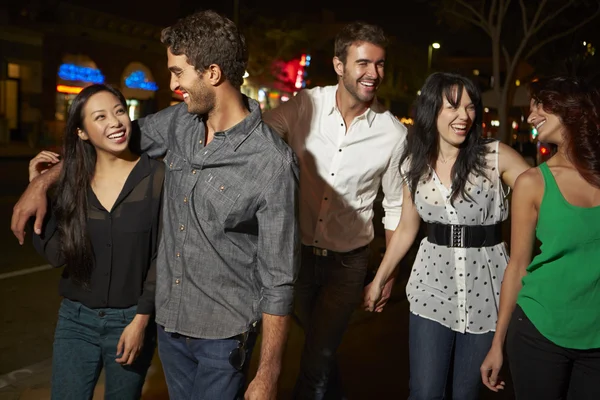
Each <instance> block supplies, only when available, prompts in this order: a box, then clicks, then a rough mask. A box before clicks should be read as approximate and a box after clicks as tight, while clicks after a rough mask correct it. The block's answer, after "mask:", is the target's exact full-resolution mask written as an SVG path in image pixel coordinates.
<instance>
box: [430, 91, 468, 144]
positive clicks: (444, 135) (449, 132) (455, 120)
mask: <svg viewBox="0 0 600 400" xmlns="http://www.w3.org/2000/svg"><path fill="white" fill-rule="evenodd" d="M457 95H458V88H457V89H455V90H454V91H453V96H454V99H452V100H453V101H452V102H451V101H449V100H448V99H447V98H446V97H445V96H444V95H442V97H443V98H442V101H443V103H442V108H441V109H440V111H439V113H438V117H437V129H438V132H439V135H440V140H443V141H445V142H446V143H448V144H450V145H452V146H454V147H458V146H460V145H461V144H462V143H463V142H464V141H465V138H466V137H467V134H468V133H469V131H470V130H471V127H472V126H473V121H474V120H475V106H474V105H473V102H472V101H471V98H470V97H469V94H468V93H467V90H466V89H465V88H463V90H462V95H461V98H460V102H457V101H456V100H457ZM453 103H454V104H453Z"/></svg>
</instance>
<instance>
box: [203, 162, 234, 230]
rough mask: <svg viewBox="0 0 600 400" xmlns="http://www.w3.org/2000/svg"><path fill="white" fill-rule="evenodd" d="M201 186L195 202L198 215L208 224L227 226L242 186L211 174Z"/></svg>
mask: <svg viewBox="0 0 600 400" xmlns="http://www.w3.org/2000/svg"><path fill="white" fill-rule="evenodd" d="M199 185H201V186H200V187H199V196H198V197H196V201H195V202H194V206H195V211H196V214H197V215H198V217H199V218H200V219H202V220H204V221H206V222H214V221H217V222H219V223H220V224H221V225H223V224H225V221H226V220H227V217H228V216H229V215H230V213H231V210H232V209H233V206H234V205H235V203H236V202H237V201H238V199H239V197H240V192H241V184H240V183H239V182H236V181H235V180H233V179H231V178H229V177H227V178H225V177H222V176H219V175H217V174H215V173H214V172H211V173H209V174H208V175H207V177H206V179H204V180H203V181H202V182H199Z"/></svg>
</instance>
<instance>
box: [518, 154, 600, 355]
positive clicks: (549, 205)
mask: <svg viewBox="0 0 600 400" xmlns="http://www.w3.org/2000/svg"><path fill="white" fill-rule="evenodd" d="M539 168H540V170H541V171H542V175H543V176H544V183H545V189H544V196H543V198H542V204H541V206H540V210H539V215H538V222H537V227H536V236H537V238H538V239H539V240H540V241H541V242H542V245H541V248H540V249H541V253H540V254H539V255H537V256H536V257H535V258H534V259H533V260H532V262H531V264H530V265H529V267H527V275H526V276H525V277H524V278H523V281H522V282H523V288H522V289H521V291H520V292H519V296H518V299H517V304H519V306H521V308H522V309H523V311H524V312H525V314H526V315H527V317H528V318H529V319H530V320H531V322H532V323H533V325H535V327H536V328H537V329H538V330H539V331H540V333H541V334H542V335H544V336H545V337H546V338H547V339H548V340H550V341H552V342H553V343H555V344H557V345H559V346H562V347H566V348H571V349H597V348H600V206H599V207H592V208H585V207H577V206H573V205H571V204H569V203H568V202H567V201H566V200H565V198H564V197H563V195H562V193H561V192H560V190H559V188H558V185H557V184H556V181H555V180H554V176H553V175H552V172H550V168H548V165H546V163H543V164H541V165H540V166H539Z"/></svg>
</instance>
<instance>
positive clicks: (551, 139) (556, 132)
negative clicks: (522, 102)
mask: <svg viewBox="0 0 600 400" xmlns="http://www.w3.org/2000/svg"><path fill="white" fill-rule="evenodd" d="M527 122H528V123H530V124H531V125H533V127H534V128H535V129H536V130H537V132H538V140H539V141H541V142H544V143H552V144H561V143H562V142H563V140H564V139H563V133H564V125H563V123H562V122H561V120H560V118H559V117H558V116H556V115H554V114H552V113H549V112H547V111H545V110H544V106H543V104H542V103H539V102H537V101H535V100H534V99H531V102H530V103H529V117H527Z"/></svg>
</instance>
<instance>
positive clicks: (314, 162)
mask: <svg viewBox="0 0 600 400" xmlns="http://www.w3.org/2000/svg"><path fill="white" fill-rule="evenodd" d="M386 44H387V40H386V38H385V35H384V33H383V31H382V29H381V28H379V27H377V26H374V25H369V24H365V23H361V22H356V23H352V24H349V25H347V26H346V27H345V28H344V29H342V31H341V32H339V33H338V35H337V37H336V41H335V56H334V58H333V67H334V70H335V72H336V74H337V75H338V85H336V86H327V87H317V88H314V89H310V90H302V91H300V92H299V93H298V94H297V95H296V96H294V97H293V98H292V99H290V100H289V101H288V102H287V103H283V104H282V105H281V106H279V107H277V108H276V109H274V110H270V111H267V112H265V113H264V115H263V120H264V121H265V122H266V123H267V124H269V125H270V126H271V127H272V128H274V129H275V130H276V131H278V132H279V133H280V134H281V135H282V136H283V137H284V138H285V139H286V141H287V142H288V144H289V145H290V146H291V147H292V149H293V150H294V151H295V152H296V155H297V156H298V160H299V164H300V199H301V201H300V228H301V233H302V266H301V270H300V274H299V277H298V281H297V282H296V287H295V291H296V294H295V297H296V298H295V303H296V306H295V307H296V314H297V316H298V318H299V320H300V322H301V324H302V326H303V328H304V331H305V334H306V340H305V346H304V349H303V353H302V361H301V370H300V376H299V378H298V381H297V383H296V388H295V390H294V398H297V399H322V398H324V396H325V394H326V393H327V397H328V398H330V397H338V396H341V392H339V394H338V393H337V391H338V388H337V387H335V386H336V385H337V382H336V379H335V378H334V377H333V373H334V372H335V371H334V370H335V353H336V351H337V348H338V346H339V344H340V343H341V340H342V337H343V334H344V332H345V330H346V327H347V325H348V322H349V320H350V317H351V315H352V312H353V311H354V310H355V308H356V307H357V306H358V305H359V304H360V301H361V295H362V293H363V286H364V280H365V276H366V273H367V266H368V261H369V248H368V245H369V243H370V242H371V241H372V240H373V237H374V234H373V222H372V220H373V203H374V201H375V198H376V196H377V193H378V191H379V188H380V187H382V189H383V193H384V199H383V208H384V211H385V216H384V219H383V222H384V226H385V230H386V243H387V240H389V238H390V237H391V234H392V233H393V231H394V230H395V229H396V226H397V225H398V222H399V221H400V213H401V207H402V182H401V178H400V171H399V165H398V164H399V160H400V156H401V152H402V150H403V148H404V145H405V141H406V128H405V127H404V125H402V124H401V123H400V121H398V119H397V118H396V117H394V116H393V115H392V114H391V113H390V112H389V111H387V110H385V109H384V108H383V107H382V106H381V105H380V104H379V103H378V102H377V99H376V97H375V93H376V91H377V88H378V86H379V84H380V83H381V80H382V79H383V69H384V61H385V47H386ZM392 285H393V281H392V282H390V283H389V284H388V286H387V287H386V290H385V296H384V298H382V301H381V302H380V303H379V304H378V307H377V309H378V310H379V311H381V310H382V308H383V305H384V304H385V302H386V301H387V299H388V298H389V294H390V291H391V287H392ZM330 375H331V379H330ZM328 386H329V387H328ZM334 392H336V393H334Z"/></svg>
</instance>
